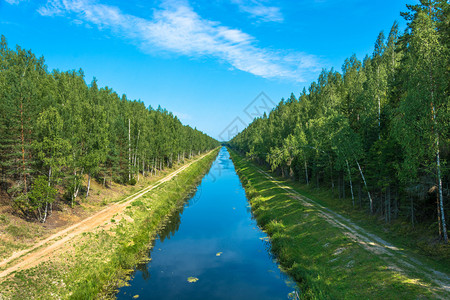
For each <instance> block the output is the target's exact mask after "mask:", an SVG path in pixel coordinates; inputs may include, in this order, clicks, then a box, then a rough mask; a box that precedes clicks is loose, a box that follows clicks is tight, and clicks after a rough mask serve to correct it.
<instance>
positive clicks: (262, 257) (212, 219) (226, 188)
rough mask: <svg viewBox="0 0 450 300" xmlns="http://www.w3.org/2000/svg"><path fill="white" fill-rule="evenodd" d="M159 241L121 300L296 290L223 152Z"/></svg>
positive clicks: (279, 294)
mask: <svg viewBox="0 0 450 300" xmlns="http://www.w3.org/2000/svg"><path fill="white" fill-rule="evenodd" d="M193 204H195V205H193ZM158 237H159V239H157V240H156V241H155V242H154V247H153V249H152V250H151V253H150V254H149V256H151V260H150V261H149V262H147V263H143V264H140V265H138V266H137V267H136V269H135V271H134V273H133V276H132V279H131V281H130V286H127V287H123V288H121V289H120V291H119V293H118V295H117V296H118V298H119V299H133V297H134V296H136V295H138V296H139V299H287V297H288V294H289V293H290V292H292V291H293V289H294V288H295V284H294V283H293V282H292V281H291V280H290V279H289V278H288V277H287V276H286V275H285V274H283V273H282V272H281V271H280V270H279V268H278V265H277V264H276V262H275V260H274V258H273V257H272V255H271V253H270V242H269V241H268V239H267V236H266V234H265V233H264V232H262V231H261V230H260V229H259V228H258V226H257V224H256V222H255V220H254V219H253V218H252V215H251V210H250V207H249V205H248V201H247V199H246V197H245V191H244V189H243V188H242V185H241V183H240V181H239V178H238V176H237V174H236V172H235V169H234V165H233V163H232V161H231V159H230V157H229V153H228V152H227V151H226V149H225V148H223V149H222V150H221V151H220V153H219V155H218V157H217V159H216V160H215V162H214V163H213V165H212V167H211V169H210V171H209V172H208V174H207V175H206V176H205V177H204V178H203V179H202V182H201V184H200V185H199V187H198V189H197V192H196V193H195V195H194V196H193V197H191V199H189V201H187V202H186V204H185V205H182V206H180V207H178V208H177V210H176V211H175V212H174V213H173V214H172V216H170V218H169V219H168V222H167V223H166V225H165V226H164V227H163V228H161V230H160V232H159V236H158ZM188 279H198V281H196V282H189V280H188ZM191 281H192V280H191Z"/></svg>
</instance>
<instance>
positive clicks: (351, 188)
mask: <svg viewBox="0 0 450 300" xmlns="http://www.w3.org/2000/svg"><path fill="white" fill-rule="evenodd" d="M345 162H346V163H347V171H348V179H349V181H350V192H351V193H352V204H353V207H355V196H354V195H353V184H352V174H351V172H350V166H349V165H348V160H345Z"/></svg>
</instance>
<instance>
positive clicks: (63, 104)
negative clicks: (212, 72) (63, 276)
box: [0, 36, 219, 219]
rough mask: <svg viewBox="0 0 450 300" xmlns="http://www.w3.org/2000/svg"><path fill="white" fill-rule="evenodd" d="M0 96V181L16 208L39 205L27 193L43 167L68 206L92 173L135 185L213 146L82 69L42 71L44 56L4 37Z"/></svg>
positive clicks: (0, 54)
mask: <svg viewBox="0 0 450 300" xmlns="http://www.w3.org/2000/svg"><path fill="white" fill-rule="evenodd" d="M0 98H1V99H2V100H1V101H0V168H1V172H2V176H1V179H0V180H1V182H0V188H1V189H3V190H5V191H6V192H7V193H8V194H9V196H10V197H11V198H12V199H13V200H14V203H15V204H16V207H18V208H20V209H22V210H34V209H35V208H36V207H39V204H36V205H35V204H34V203H30V199H29V196H28V193H29V192H30V190H31V189H32V187H31V185H30V183H32V182H37V178H38V176H40V175H42V174H46V176H47V181H48V182H50V185H51V186H56V185H58V187H62V190H64V193H65V195H66V197H65V198H66V199H67V200H69V201H70V204H71V205H72V206H73V205H74V204H75V203H76V198H77V197H78V196H79V195H80V191H81V190H84V191H86V196H87V195H88V193H89V187H90V186H89V183H90V178H91V177H92V178H94V179H97V180H102V181H103V182H105V183H106V182H111V181H118V182H120V183H128V184H133V185H134V184H136V182H137V181H138V180H139V178H140V176H144V175H150V174H155V173H156V172H158V171H160V170H161V169H164V168H166V167H167V166H172V165H174V164H176V163H179V162H180V161H184V160H185V159H186V158H191V157H192V156H193V155H197V154H199V153H203V152H206V151H208V150H210V149H213V148H215V147H217V146H218V145H219V143H218V142H217V141H216V140H214V139H213V138H211V137H209V136H207V135H206V134H204V133H203V132H201V131H199V130H197V129H195V128H191V127H189V126H185V125H183V124H182V123H181V122H180V120H179V119H178V118H177V117H175V116H174V115H173V114H172V113H170V112H168V111H167V110H165V109H163V108H161V107H158V108H157V109H153V108H152V107H145V105H144V103H143V102H141V101H132V100H129V99H127V97H126V95H122V96H119V95H118V94H117V93H115V92H114V91H113V90H112V89H110V88H108V87H104V88H101V87H98V85H97V81H96V79H95V78H94V79H93V80H92V82H91V84H90V85H87V84H86V81H85V77H84V73H83V71H82V70H79V71H68V72H60V71H58V70H54V71H53V72H52V73H50V72H48V71H47V69H46V66H45V63H44V59H43V58H39V59H38V58H36V57H35V55H34V54H33V53H32V52H31V51H26V50H23V49H21V48H20V47H17V48H16V50H12V49H9V48H8V45H7V42H6V39H5V37H3V36H2V40H1V45H0ZM85 175H88V178H89V180H88V183H87V187H86V188H84V186H83V185H84V184H85V183H84V182H83V180H84V176H85ZM33 201H37V200H33ZM50 208H51V207H49V209H50ZM26 214H28V212H27V213H26ZM43 219H45V218H43Z"/></svg>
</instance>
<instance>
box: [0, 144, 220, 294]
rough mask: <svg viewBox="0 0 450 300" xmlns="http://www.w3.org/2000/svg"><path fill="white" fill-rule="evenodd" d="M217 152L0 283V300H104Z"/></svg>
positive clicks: (142, 254) (123, 280) (122, 280)
mask: <svg viewBox="0 0 450 300" xmlns="http://www.w3.org/2000/svg"><path fill="white" fill-rule="evenodd" d="M218 151H219V149H216V150H214V151H213V152H211V153H209V154H208V155H207V156H206V157H204V158H203V159H201V160H199V161H197V162H195V163H193V164H192V165H191V166H190V167H189V168H187V169H186V170H184V171H182V172H181V173H180V174H178V175H177V176H176V177H174V178H173V179H172V180H170V181H168V182H165V183H163V184H161V185H160V186H159V187H157V188H156V189H154V190H152V191H151V192H149V193H147V194H145V195H144V196H142V197H140V198H139V199H137V200H135V201H133V202H132V204H131V205H130V206H128V207H127V208H126V210H125V211H124V212H123V213H122V214H120V215H118V216H115V217H113V218H112V219H111V220H110V222H108V223H107V224H105V225H103V226H101V227H99V228H97V229H96V230H95V231H92V232H89V233H86V234H83V235H80V236H77V237H76V238H74V239H72V240H71V242H70V244H69V245H66V246H65V247H64V250H63V251H62V252H58V253H55V255H54V256H53V257H52V258H51V260H48V261H47V262H44V263H41V264H39V265H38V266H36V267H33V268H31V269H27V270H23V271H19V272H17V273H15V274H13V275H12V276H10V277H9V278H8V279H7V280H5V281H3V282H1V283H0V298H2V297H3V299H96V298H98V299H108V298H114V295H115V292H116V290H117V287H118V286H119V287H120V286H121V285H123V284H126V280H127V277H128V275H129V274H130V272H131V271H132V269H133V268H134V267H135V266H136V265H137V264H139V263H141V262H142V260H143V259H144V258H145V257H146V256H147V253H148V250H149V248H150V247H151V242H152V240H153V239H154V238H155V236H156V234H157V232H158V230H159V228H161V227H162V226H163V224H164V221H165V220H166V219H167V218H168V217H169V216H170V215H171V214H172V213H175V212H176V211H177V209H178V208H179V206H180V205H182V204H183V202H184V201H185V199H186V197H188V196H189V195H190V194H191V193H193V192H194V191H195V187H196V186H197V184H198V183H199V181H200V180H201V178H202V177H203V175H204V174H205V173H206V172H207V171H208V170H209V168H210V166H211V163H212V162H213V160H214V159H215V157H216V156H217V153H218Z"/></svg>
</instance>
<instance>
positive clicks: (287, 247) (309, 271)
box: [230, 150, 448, 299]
mask: <svg viewBox="0 0 450 300" xmlns="http://www.w3.org/2000/svg"><path fill="white" fill-rule="evenodd" d="M230 154H231V158H232V160H233V163H234V165H235V167H236V171H237V173H238V174H239V177H240V179H241V182H242V184H243V186H244V188H245V190H246V194H247V197H248V199H249V201H250V204H251V207H252V211H253V214H254V216H255V218H256V220H257V222H258V225H259V226H260V227H261V228H262V229H263V230H264V231H266V232H267V234H268V235H269V237H270V241H271V244H272V252H273V254H274V255H275V257H276V258H277V260H278V261H279V263H280V265H281V267H282V268H283V269H284V270H285V271H286V272H287V273H288V274H289V275H290V276H292V278H293V279H294V280H295V281H296V282H297V284H298V287H299V290H300V293H299V295H300V298H301V299H418V298H420V299H435V298H437V297H441V296H440V294H439V293H441V292H439V291H437V290H436V289H435V287H434V286H433V285H432V284H429V283H427V281H426V280H422V279H424V278H422V277H423V276H422V275H421V274H414V273H411V272H409V273H408V274H405V273H404V272H402V271H401V270H399V269H397V267H396V266H395V265H394V264H392V265H390V264H389V263H386V261H385V260H384V259H383V254H380V255H376V254H374V253H373V252H370V251H368V250H366V249H365V248H364V247H363V246H362V245H361V244H359V243H356V242H355V241H354V240H353V239H351V238H350V237H349V236H348V235H346V234H345V233H344V232H343V230H342V229H341V228H339V227H336V226H333V225H332V224H330V223H329V222H327V221H325V219H324V218H323V217H322V215H321V213H320V211H319V210H318V208H317V207H315V206H314V205H311V206H310V205H305V204H302V202H300V201H299V200H298V199H296V198H295V197H293V196H292V194H291V193H289V192H288V191H286V189H283V188H281V187H280V186H279V185H277V184H276V183H275V182H273V181H272V180H270V179H268V178H267V177H266V176H265V175H264V174H262V173H261V172H259V168H257V167H256V166H255V165H253V164H252V163H251V162H249V161H248V160H246V159H243V158H242V157H241V156H239V155H238V154H237V153H236V152H234V151H232V150H230ZM283 185H287V184H286V182H283ZM393 261H395V258H394V259H393ZM415 279H419V280H415ZM447 296H448V295H447ZM442 298H445V296H443V297H442Z"/></svg>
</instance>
